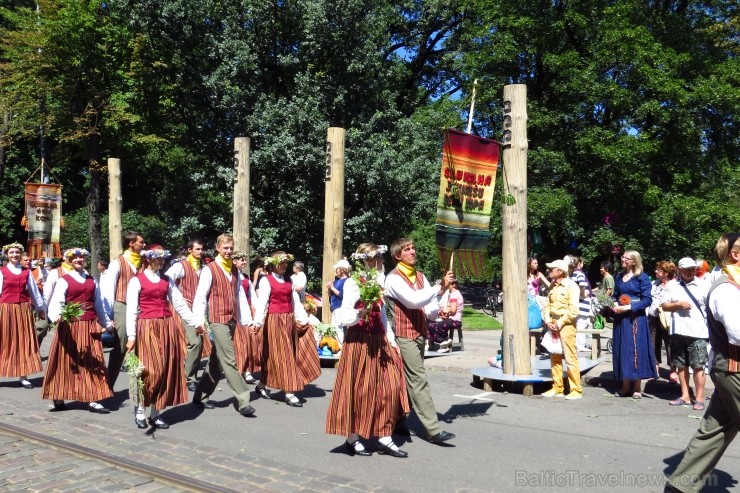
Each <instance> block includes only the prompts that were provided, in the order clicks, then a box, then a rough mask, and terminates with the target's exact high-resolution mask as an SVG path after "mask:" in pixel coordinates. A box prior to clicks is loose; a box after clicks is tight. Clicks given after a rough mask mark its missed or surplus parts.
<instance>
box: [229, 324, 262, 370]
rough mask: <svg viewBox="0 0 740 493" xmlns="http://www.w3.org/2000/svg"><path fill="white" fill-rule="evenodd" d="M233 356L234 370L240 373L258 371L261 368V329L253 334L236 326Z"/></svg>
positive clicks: (242, 327) (244, 327)
mask: <svg viewBox="0 0 740 493" xmlns="http://www.w3.org/2000/svg"><path fill="white" fill-rule="evenodd" d="M234 355H235V357H236V368H237V369H238V370H239V372H240V373H244V372H247V371H248V372H249V373H255V372H258V371H260V369H261V368H262V366H261V363H262V329H261V328H260V329H258V330H257V331H255V332H254V333H253V332H250V330H249V329H248V328H247V327H246V326H244V325H240V324H236V330H235V331H234Z"/></svg>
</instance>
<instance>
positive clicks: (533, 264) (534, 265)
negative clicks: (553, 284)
mask: <svg viewBox="0 0 740 493" xmlns="http://www.w3.org/2000/svg"><path fill="white" fill-rule="evenodd" d="M538 267H539V262H538V261H537V259H536V258H535V257H529V260H528V261H527V292H528V293H529V294H530V295H531V296H534V297H535V298H537V297H538V296H540V292H541V290H542V288H543V287H544V288H545V289H549V288H550V281H549V279H547V277H545V275H544V274H543V273H542V272H540V271H539V270H538Z"/></svg>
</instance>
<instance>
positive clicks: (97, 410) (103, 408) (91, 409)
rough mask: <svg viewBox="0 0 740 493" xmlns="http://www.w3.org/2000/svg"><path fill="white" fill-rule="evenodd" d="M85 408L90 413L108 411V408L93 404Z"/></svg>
mask: <svg viewBox="0 0 740 493" xmlns="http://www.w3.org/2000/svg"><path fill="white" fill-rule="evenodd" d="M87 409H88V411H90V412H91V413H96V414H108V413H109V412H110V409H108V408H107V407H104V406H95V407H93V406H88V407H87Z"/></svg>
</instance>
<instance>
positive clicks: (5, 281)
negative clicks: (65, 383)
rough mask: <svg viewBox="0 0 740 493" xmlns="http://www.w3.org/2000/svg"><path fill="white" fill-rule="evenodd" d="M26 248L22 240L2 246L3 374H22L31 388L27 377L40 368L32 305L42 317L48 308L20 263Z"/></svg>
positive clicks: (0, 354) (0, 325)
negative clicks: (6, 258) (5, 259)
mask: <svg viewBox="0 0 740 493" xmlns="http://www.w3.org/2000/svg"><path fill="white" fill-rule="evenodd" d="M23 251H24V249H23V245H21V244H20V243H11V244H9V245H5V246H4V247H3V250H2V252H3V254H4V255H6V256H7V257H8V264H7V265H6V266H3V267H0V341H1V342H0V377H20V385H21V386H22V387H23V388H26V389H32V388H33V384H32V383H31V382H29V381H28V379H27V378H26V377H27V376H28V375H30V374H32V373H37V372H40V371H41V356H40V354H39V344H38V340H37V339H36V331H35V328H34V321H33V316H34V315H33V310H32V307H33V308H34V309H35V310H36V313H37V316H39V317H46V312H45V304H44V299H43V298H42V297H41V293H39V290H38V288H37V287H36V283H35V282H34V281H33V278H32V277H31V271H29V270H28V269H25V268H23V267H22V266H21V263H20V262H21V255H22V254H23Z"/></svg>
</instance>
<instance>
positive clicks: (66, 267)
mask: <svg viewBox="0 0 740 493" xmlns="http://www.w3.org/2000/svg"><path fill="white" fill-rule="evenodd" d="M60 267H61V268H62V270H63V271H64V272H66V273H67V274H69V273H70V272H72V271H73V270H75V267H74V265H72V264H69V263H67V262H62V263H61V265H60Z"/></svg>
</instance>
